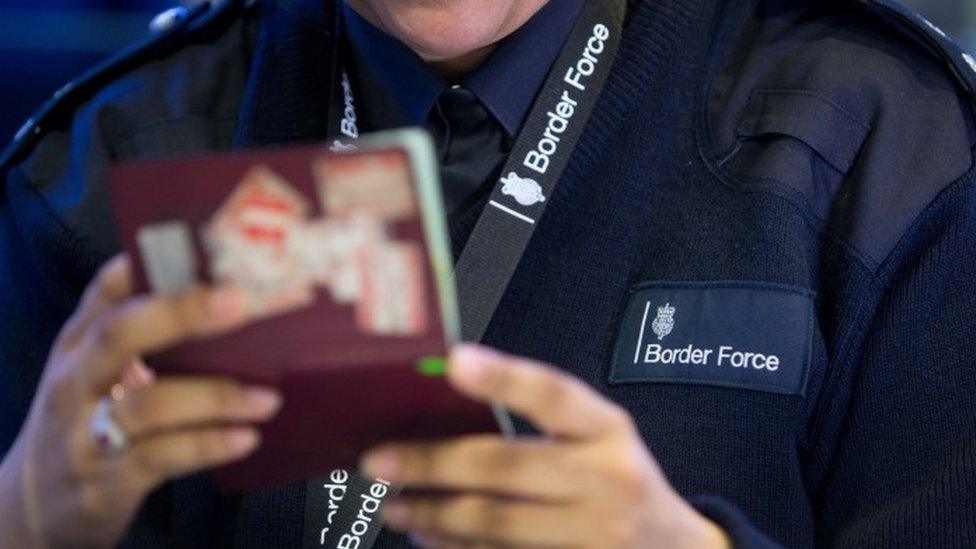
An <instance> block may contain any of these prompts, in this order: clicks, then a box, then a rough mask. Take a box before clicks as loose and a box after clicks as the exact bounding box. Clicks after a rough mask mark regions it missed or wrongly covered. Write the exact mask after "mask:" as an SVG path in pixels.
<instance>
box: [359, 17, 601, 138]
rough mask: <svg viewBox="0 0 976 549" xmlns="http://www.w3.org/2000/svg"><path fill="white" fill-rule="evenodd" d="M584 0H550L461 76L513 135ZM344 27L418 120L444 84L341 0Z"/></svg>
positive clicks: (411, 120)
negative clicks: (474, 68) (471, 69)
mask: <svg viewBox="0 0 976 549" xmlns="http://www.w3.org/2000/svg"><path fill="white" fill-rule="evenodd" d="M584 1H585V0H550V1H549V2H548V3H547V4H546V5H545V6H544V7H543V8H542V9H541V10H539V11H538V12H537V13H536V14H535V15H533V16H532V18H531V19H529V20H528V21H527V22H526V23H525V24H524V25H522V27H520V28H519V29H518V30H516V31H515V32H513V33H512V34H510V35H509V36H507V37H505V38H504V39H503V40H502V41H501V43H500V44H499V45H498V47H497V48H496V49H495V51H493V52H492V54H491V55H490V56H489V57H488V59H487V60H485V62H484V63H482V65H481V66H480V67H478V69H476V70H475V71H474V72H473V73H471V74H470V75H469V76H468V77H467V78H466V79H465V80H464V82H463V84H464V86H465V87H467V88H468V89H469V90H471V92H472V93H474V94H475V96H477V97H478V99H479V100H480V101H481V103H482V104H483V105H484V106H485V108H486V109H487V110H488V112H490V113H491V114H492V115H493V116H494V117H495V119H496V120H498V122H499V123H500V124H501V125H502V127H504V128H505V131H506V132H507V133H508V135H509V136H510V137H514V136H515V135H516V134H517V133H518V130H519V128H520V127H521V126H522V122H523V121H524V119H525V117H526V116H527V115H528V111H529V108H530V107H531V106H532V101H533V99H535V96H536V94H537V93H538V91H539V89H540V88H541V87H542V84H543V82H544V81H545V78H546V75H547V74H548V73H549V69H550V67H551V66H552V64H553V62H554V61H555V60H556V57H557V56H558V55H559V51H560V50H561V49H562V46H563V43H564V42H565V41H566V39H567V37H568V36H569V33H570V31H571V30H572V28H573V23H574V22H575V21H576V18H577V16H578V15H579V12H580V10H581V9H582V7H583V3H584ZM342 9H343V16H344V18H345V28H346V32H347V34H348V36H349V40H350V42H351V43H352V46H353V48H355V49H356V53H357V54H358V55H357V57H359V58H361V59H364V60H365V61H366V62H367V63H368V64H369V65H370V69H372V70H370V71H368V72H369V74H370V75H371V76H373V77H374V78H378V79H380V80H381V82H380V84H381V85H382V86H383V87H384V88H385V89H386V90H387V91H388V92H389V93H390V94H391V95H392V96H393V99H394V101H395V103H396V104H397V105H398V106H399V108H400V109H401V111H402V112H401V115H402V119H403V120H404V121H406V122H407V123H408V124H411V125H415V126H417V125H421V124H423V123H424V121H425V120H426V119H427V115H428V114H429V113H430V109H431V108H432V107H433V105H434V102H435V101H436V100H437V96H438V95H439V94H440V93H441V92H442V91H444V89H446V88H447V87H448V86H449V83H448V82H447V81H445V80H444V79H443V78H442V77H441V76H440V75H439V74H437V72H436V71H434V69H432V68H431V67H430V66H428V65H427V64H426V63H424V61H423V60H422V59H421V58H420V57H419V56H418V55H417V54H416V53H414V52H413V51H412V50H411V49H410V48H408V47H407V46H406V45H404V44H403V43H402V42H400V41H399V40H397V39H395V38H393V37H392V36H390V35H388V34H386V33H385V32H383V31H382V30H380V29H378V28H377V27H375V26H373V25H372V24H370V23H369V22H368V21H366V20H365V19H364V18H363V17H361V16H360V15H359V14H357V13H356V12H355V10H353V9H352V8H350V7H349V6H348V5H347V4H346V3H345V2H343V3H342Z"/></svg>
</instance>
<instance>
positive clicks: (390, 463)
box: [362, 450, 400, 482]
mask: <svg viewBox="0 0 976 549" xmlns="http://www.w3.org/2000/svg"><path fill="white" fill-rule="evenodd" d="M399 468H400V459H399V457H397V455H396V452H394V451H392V450H376V451H373V452H371V453H369V454H367V455H366V458H365V459H363V466H362V469H363V471H364V472H365V473H366V474H367V475H369V476H371V477H374V478H382V479H384V480H387V481H391V482H393V481H396V476H397V473H398V472H399Z"/></svg>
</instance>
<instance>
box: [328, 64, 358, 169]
mask: <svg viewBox="0 0 976 549" xmlns="http://www.w3.org/2000/svg"><path fill="white" fill-rule="evenodd" d="M340 84H341V86H342V118H341V119H340V120H339V133H340V134H341V135H344V136H346V137H348V138H349V139H359V122H358V120H359V117H358V116H357V115H356V100H355V98H354V97H353V95H352V83H351V82H349V73H348V72H346V71H345V69H343V71H342V77H341V79H340ZM331 149H332V152H344V151H354V150H356V145H354V144H352V143H343V142H342V141H341V140H339V139H335V140H333V141H332V146H331Z"/></svg>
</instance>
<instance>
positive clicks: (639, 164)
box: [0, 0, 976, 547]
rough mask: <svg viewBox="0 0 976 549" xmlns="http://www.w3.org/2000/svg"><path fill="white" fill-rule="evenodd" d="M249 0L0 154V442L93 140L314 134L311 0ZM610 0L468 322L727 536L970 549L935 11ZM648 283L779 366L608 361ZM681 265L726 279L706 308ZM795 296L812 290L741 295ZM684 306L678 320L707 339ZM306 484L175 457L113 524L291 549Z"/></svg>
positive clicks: (104, 241)
mask: <svg viewBox="0 0 976 549" xmlns="http://www.w3.org/2000/svg"><path fill="white" fill-rule="evenodd" d="M242 4H243V3H242V2H230V3H228V4H227V5H226V6H225V7H224V8H223V9H220V10H213V12H212V14H210V15H207V14H204V15H201V16H199V17H191V18H189V19H188V20H187V21H186V22H185V23H184V24H183V25H182V26H181V27H179V28H176V29H173V30H172V31H169V32H168V33H167V34H165V35H163V36H161V37H160V38H158V39H156V40H154V41H153V42H152V43H148V44H146V45H144V46H143V47H141V48H138V49H136V50H133V51H131V52H129V53H128V54H127V55H125V56H122V57H120V58H119V59H118V60H117V62H114V63H111V64H110V65H108V66H106V67H105V68H104V69H103V70H99V71H96V72H94V73H92V74H91V75H90V77H89V78H87V79H84V80H82V81H80V82H79V83H78V84H76V85H74V86H73V87H72V88H70V89H66V90H64V91H63V92H62V93H61V94H59V98H58V99H57V100H55V101H54V102H53V103H52V104H51V105H49V106H48V107H46V109H45V110H44V111H43V112H42V113H41V115H40V116H39V117H38V119H37V120H36V121H35V122H36V124H31V125H28V126H26V127H25V128H26V129H25V132H23V135H22V136H21V139H19V140H18V142H17V143H15V145H14V146H13V147H12V148H11V149H10V150H9V151H8V153H7V154H6V155H5V156H4V157H3V158H2V159H0V167H2V171H3V175H4V178H5V187H4V190H3V194H2V199H0V265H2V269H0V306H2V309H3V312H4V314H3V317H2V319H0V322H2V327H0V395H2V398H0V451H3V450H4V449H6V448H8V447H9V445H10V444H11V443H12V441H13V439H14V437H15V436H16V433H17V431H18V430H19V428H20V425H21V423H22V421H23V418H24V416H25V414H26V411H27V408H28V405H29V403H30V400H31V398H32V396H33V391H34V388H35V385H36V381H37V378H38V376H39V374H40V372H41V370H42V368H43V365H44V361H45V358H46V353H47V350H48V348H49V346H50V343H51V341H52V339H53V337H54V335H55V334H56V331H57V329H58V328H59V326H60V325H61V324H62V323H63V321H64V319H65V318H66V316H67V315H68V314H69V313H70V311H71V310H72V308H73V307H74V305H75V304H76V302H77V299H78V296H79V295H80V292H81V291H82V289H83V288H84V286H85V284H86V283H87V282H88V280H89V279H90V278H91V276H92V274H93V273H94V272H95V270H96V268H97V266H98V265H99V264H100V263H101V262H103V261H104V260H105V259H107V258H108V257H110V256H111V255H112V254H114V253H115V252H116V251H117V249H118V240H117V238H116V236H115V232H114V225H113V222H112V220H111V216H110V215H109V212H110V206H109V202H108V196H107V191H106V186H105V182H104V173H105V170H106V167H107V166H108V165H109V164H110V163H111V162H114V161H118V160H124V159H132V158H145V157H153V156H161V155H168V154H179V153H188V152H200V151H207V150H227V149H230V148H233V147H235V146H237V147H243V146H255V145H261V144H278V143H287V142H297V141H312V140H320V139H323V138H324V136H325V131H326V128H325V123H326V120H327V112H326V101H324V98H325V97H327V93H328V88H329V78H328V75H329V73H330V71H329V70H328V68H329V67H328V66H327V65H328V60H329V59H330V58H331V56H330V53H331V48H332V47H333V38H334V37H332V36H331V33H330V31H329V29H331V28H332V27H331V26H330V24H329V21H330V17H331V14H332V7H331V4H330V3H328V2H325V3H319V2H285V1H281V2H274V1H267V2H259V3H258V5H257V7H256V8H245V7H244V6H243V5H242ZM631 4H632V5H631V9H630V12H629V15H628V20H627V24H626V29H625V35H624V38H623V43H622V46H621V51H620V54H619V57H618V59H617V61H616V63H615V65H614V67H613V71H612V74H611V75H610V77H609V79H608V81H607V84H606V87H605V89H604V90H603V93H602V95H601V98H600V100H599V102H598V104H597V106H596V107H595V111H594V113H593V116H592V118H591V119H590V121H589V122H588V124H587V126H586V130H585V132H584V134H583V137H582V139H581V140H580V142H579V145H578V147H577V148H576V150H575V151H574V153H573V155H572V158H571V160H570V162H569V165H568V167H567V169H566V172H565V174H564V176H563V179H562V182H561V183H560V186H559V189H558V190H557V192H556V193H555V194H554V195H553V196H551V197H550V203H549V205H548V208H547V210H546V213H545V217H544V218H543V219H542V220H541V221H540V223H539V224H538V228H537V230H536V233H535V235H534V237H533V240H532V242H531V243H530V245H529V248H528V250H527V251H526V254H525V256H524V258H523V260H522V262H521V264H520V265H519V268H518V271H517V272H516V274H515V276H514V278H513V280H512V282H511V284H510V286H509V287H508V289H507V292H506V294H505V296H504V298H503V300H502V302H501V304H500V306H499V308H498V310H497V313H496V315H495V317H494V319H493V321H492V323H491V325H490V327H489V329H488V332H487V334H486V336H485V338H484V341H485V342H486V343H488V344H490V345H494V346H497V347H500V348H502V349H505V350H507V351H510V352H514V353H517V354H521V355H525V356H530V357H534V358H537V359H541V360H544V361H548V362H551V363H553V364H556V365H559V366H560V367H562V368H565V369H566V370H567V371H569V372H572V373H573V374H575V375H578V376H580V377H581V378H582V379H584V380H585V381H586V382H588V383H590V384H591V385H593V386H594V387H596V388H597V389H599V390H600V391H601V392H603V393H604V394H605V395H606V396H607V397H608V398H611V399H613V400H615V401H617V402H619V403H620V404H621V405H623V406H624V407H625V408H626V409H627V410H629V411H630V413H631V414H632V415H633V417H634V419H635V422H636V424H637V425H638V427H639V429H640V432H641V434H642V436H643V437H644V439H645V441H646V442H647V445H648V448H649V449H650V451H651V452H653V454H654V455H655V457H656V458H657V459H658V460H659V461H660V463H661V465H662V467H663V469H664V471H665V472H666V473H667V476H668V478H669V479H670V481H671V482H672V483H673V484H674V486H675V487H676V488H677V489H678V490H680V491H681V492H682V493H683V494H685V495H686V496H687V497H688V498H689V499H690V500H691V501H692V502H693V503H694V504H695V505H696V507H697V508H698V509H699V510H700V511H702V512H703V513H705V514H706V515H708V516H710V517H712V518H713V519H715V520H716V521H717V522H718V523H719V524H721V525H722V526H723V527H724V528H725V529H726V530H727V531H728V532H729V533H730V534H731V536H732V538H733V539H734V541H735V542H736V543H737V544H738V545H741V546H762V545H766V544H772V543H780V544H784V545H786V546H790V547H794V546H799V547H802V546H812V545H837V546H858V547H860V546H915V547H932V546H960V547H961V546H970V547H971V546H973V545H974V544H976V360H974V356H976V337H973V336H974V334H976V315H973V314H972V311H973V310H976V292H974V291H973V289H972V286H973V284H972V283H973V281H974V274H976V187H974V185H976V182H974V177H976V175H974V173H973V171H972V169H971V167H972V156H971V148H972V142H973V139H972V135H973V132H972V129H971V126H972V124H971V119H972V116H971V115H972V106H971V102H970V97H969V95H968V93H967V92H966V91H965V90H964V89H963V87H962V85H963V84H964V82H965V80H966V78H962V77H961V76H960V71H961V70H968V69H967V67H966V66H965V64H959V63H957V64H955V65H952V67H951V68H950V67H949V66H948V65H947V64H946V63H945V59H948V58H949V57H948V56H950V55H954V54H952V53H951V52H950V53H946V50H943V49H941V47H940V45H939V44H938V42H936V41H934V40H932V39H931V38H932V37H934V36H936V35H937V33H936V32H935V31H934V30H933V29H931V28H926V27H925V26H924V24H923V23H920V22H919V21H915V20H911V19H906V18H899V17H892V16H891V14H890V13H889V12H888V11H886V10H882V9H880V8H876V7H874V6H873V5H869V4H868V3H863V2H861V3H855V2H759V1H744V2H721V1H718V0H681V1H677V0H676V1H669V2H657V1H650V0H648V1H638V2H632V3H631ZM970 60H971V58H970ZM967 78H968V76H967ZM459 223H460V221H459ZM454 230H463V228H462V229H459V228H458V227H455V228H454ZM648 283H657V284H658V286H652V287H653V288H658V287H660V286H661V285H662V284H664V285H668V284H670V285H672V286H674V287H679V288H683V289H686V290H688V291H690V292H691V293H690V294H689V295H691V296H692V299H691V301H688V302H687V303H690V304H691V305H682V309H681V310H678V311H677V312H676V313H674V317H673V326H672V328H671V329H673V335H668V334H665V335H664V336H663V337H662V336H661V335H660V334H659V333H658V332H661V333H664V332H667V331H668V329H667V328H662V326H666V325H667V322H664V321H662V322H657V323H655V324H654V327H653V333H654V334H655V335H656V336H657V339H656V341H659V342H660V344H662V345H663V344H665V343H666V342H667V341H669V340H666V339H664V337H671V338H672V340H674V339H673V338H680V337H687V333H684V334H683V331H684V330H687V329H688V328H687V326H689V325H690V324H689V322H691V321H689V320H686V318H687V317H682V316H681V315H682V314H686V313H687V312H688V311H689V308H691V309H695V308H696V307H697V309H696V310H695V311H694V312H696V313H700V315H699V316H700V317H701V318H704V317H707V316H709V315H711V316H712V317H718V318H726V319H727V320H728V322H727V323H733V324H735V323H738V325H741V326H742V327H743V329H742V330H740V331H738V332H730V334H731V335H727V337H729V338H733V339H729V340H728V343H731V344H740V343H741V344H744V345H750V344H753V343H755V341H759V340H760V339H761V340H762V341H763V342H765V344H768V345H776V344H778V343H777V341H778V340H781V342H785V343H783V344H784V345H787V344H792V342H794V341H806V342H807V343H808V345H807V347H805V348H804V349H803V350H802V352H798V353H797V354H796V355H795V359H794V360H791V361H784V362H783V364H781V365H780V370H778V371H779V372H782V373H784V374H785V373H789V374H790V375H793V376H796V381H797V383H796V384H788V385H783V386H780V387H779V388H778V389H777V390H774V388H772V387H771V386H770V385H769V384H768V383H766V382H765V381H763V380H762V379H763V378H757V377H754V376H753V377H745V378H739V379H738V382H737V383H731V384H730V383H728V379H726V377H724V376H726V375H727V374H726V373H714V372H709V373H708V374H707V375H705V376H704V377H700V378H699V379H696V380H695V382H694V383H688V382H687V381H688V379H686V378H687V374H686V373H682V372H681V371H674V370H667V371H666V372H665V373H664V374H662V375H661V376H658V378H656V379H650V378H648V379H643V380H642V379H638V378H640V377H641V376H638V375H632V374H630V373H628V371H627V370H625V369H622V368H624V367H625V366H626V362H627V360H621V359H620V356H621V355H623V354H629V353H630V352H632V351H630V350H629V349H630V347H626V349H625V351H626V353H624V351H621V352H620V353H616V355H615V348H616V347H617V346H618V345H622V343H620V342H626V341H627V340H626V338H623V339H621V337H620V334H621V333H629V332H632V331H634V329H635V328H637V327H638V325H636V324H634V322H633V320H632V318H631V316H630V315H629V314H628V311H629V310H630V309H632V308H633V304H632V303H631V301H632V300H633V299H640V298H641V296H644V295H648V294H644V293H641V292H643V291H645V290H646V289H647V288H648V286H647V284H648ZM709 285H711V286H709ZM702 287H721V288H723V291H722V292H719V293H718V294H716V295H717V298H716V299H713V300H711V301H708V300H705V299H704V297H703V294H700V293H696V292H698V291H699V290H698V289H700V288H702ZM735 288H752V289H758V290H757V291H760V292H766V293H760V294H756V295H757V296H758V297H756V296H753V298H752V300H751V301H750V300H749V299H745V300H743V299H741V296H738V297H736V294H734V293H730V291H731V290H730V289H735ZM725 290H729V291H725ZM787 293H791V294H793V295H802V296H807V297H804V299H809V300H810V301H809V303H810V304H811V306H812V309H810V310H809V311H807V312H803V311H806V310H805V309H795V308H787V309H776V310H777V311H779V312H777V313H776V314H774V315H771V316H765V317H764V316H763V315H762V314H758V313H757V311H761V310H765V309H762V307H764V306H766V305H770V304H772V305H775V304H776V303H779V302H781V301H782V300H783V296H784V295H785V294H787ZM634 296H637V297H634ZM696 299H697V301H695V300H696ZM706 302H707V303H708V304H709V305H705V303H706ZM639 303H640V302H639ZM648 303H650V299H648ZM696 304H697V305H696ZM654 305H655V308H656V307H657V306H658V304H657V303H656V302H655V303H654ZM652 311H653V309H652ZM682 311H684V312H682ZM784 311H785V312H784ZM798 311H800V312H798ZM664 312H665V313H666V312H667V311H664ZM807 313H808V316H803V315H806V314H807ZM654 316H655V315H654V313H653V312H652V313H651V317H652V318H653V317H654ZM658 316H661V315H658ZM663 316H664V317H665V318H664V320H666V317H667V314H664V315H663ZM701 318H699V320H698V321H697V322H698V324H697V325H696V326H697V327H698V328H700V329H701V330H703V331H702V332H701V333H699V334H698V337H699V341H702V342H711V343H716V342H718V343H721V342H722V341H718V340H713V339H710V338H712V337H713V335H714V334H713V333H711V332H709V331H708V330H707V329H706V328H707V327H708V326H714V324H708V323H707V322H705V321H704V320H701ZM784 319H785V320H786V321H787V322H785V323H784V322H782V320H784ZM645 320H646V321H647V322H644V321H643V320H642V321H641V322H642V324H641V325H640V326H639V327H641V328H644V327H647V330H648V332H647V333H648V334H650V333H651V330H652V328H651V327H650V326H651V323H650V319H645ZM655 320H657V318H655ZM797 321H803V322H806V324H805V325H806V326H807V329H808V332H807V333H806V335H805V336H804V337H801V338H797V334H796V333H795V331H794V330H793V329H792V328H790V327H791V326H794V325H795V323H796V322H797ZM642 332H643V330H642ZM649 337H650V336H649ZM716 337H717V336H716ZM757 337H759V338H760V339H754V338H757ZM734 338H738V339H734ZM618 340H619V342H618ZM784 349H786V350H787V351H789V352H793V351H796V349H795V348H792V347H790V346H789V345H787V346H786V347H784ZM784 356H785V355H784ZM791 356H792V355H791ZM637 359H638V357H636V356H635V357H634V362H635V363H636V362H637ZM645 377H646V376H645ZM612 381H613V382H612ZM302 505H303V488H302V487H301V486H290V487H281V488H279V489H275V490H268V491H263V492H258V493H253V494H248V495H247V496H245V497H244V498H243V499H241V500H235V499H228V498H221V497H219V496H217V495H216V494H215V492H214V491H213V489H212V487H211V486H210V484H209V483H208V482H207V480H206V478H205V477H194V478H189V479H184V480H180V481H177V482H174V483H171V484H169V485H167V486H165V487H164V488H162V489H160V490H159V491H158V492H156V493H155V494H153V496H152V497H151V498H150V499H149V501H147V503H146V505H145V506H144V509H143V511H142V513H141V514H140V516H139V518H138V519H137V521H136V523H135V524H134V525H133V527H132V529H131V531H130V532H129V535H128V536H127V538H126V540H125V543H126V544H127V545H132V546H146V547H152V546H212V545H230V546H241V547H257V546H298V545H299V544H300V543H301V533H302V530H301V518H302ZM400 544H402V540H401V539H399V538H393V537H385V538H383V539H381V541H380V546H397V545H400Z"/></svg>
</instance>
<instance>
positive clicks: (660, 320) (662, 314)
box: [651, 303, 675, 341]
mask: <svg viewBox="0 0 976 549" xmlns="http://www.w3.org/2000/svg"><path fill="white" fill-rule="evenodd" d="M674 312H675V308H674V307H672V306H671V304H670V303H665V304H664V305H662V306H660V307H658V308H657V316H656V317H655V318H654V322H652V323H651V329H652V330H654V335H656V336H657V340H658V341H661V340H662V339H664V338H665V337H667V336H668V334H670V333H671V330H672V329H674Z"/></svg>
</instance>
